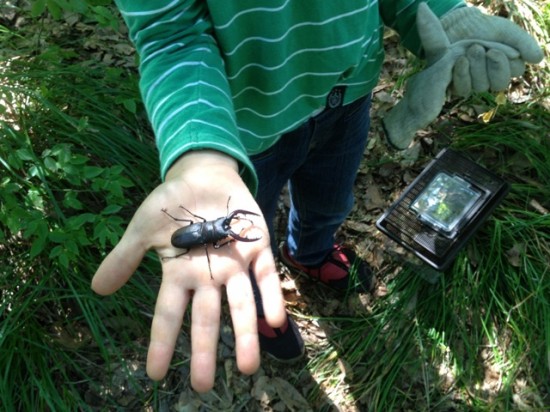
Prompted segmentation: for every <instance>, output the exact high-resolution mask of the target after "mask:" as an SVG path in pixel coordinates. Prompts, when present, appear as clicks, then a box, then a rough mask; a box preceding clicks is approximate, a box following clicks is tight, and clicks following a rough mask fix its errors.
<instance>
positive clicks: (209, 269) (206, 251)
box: [204, 244, 214, 280]
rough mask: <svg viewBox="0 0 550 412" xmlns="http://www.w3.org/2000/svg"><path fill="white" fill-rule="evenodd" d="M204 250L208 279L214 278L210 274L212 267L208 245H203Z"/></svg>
mask: <svg viewBox="0 0 550 412" xmlns="http://www.w3.org/2000/svg"><path fill="white" fill-rule="evenodd" d="M204 252H205V253H206V260H207V261H208V271H209V272H210V279H212V280H214V276H212V267H211V266H210V255H209V254H208V245H207V244H205V245H204Z"/></svg>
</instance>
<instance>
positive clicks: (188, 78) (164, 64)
mask: <svg viewBox="0 0 550 412" xmlns="http://www.w3.org/2000/svg"><path fill="white" fill-rule="evenodd" d="M117 5H118V7H119V8H120V10H121V14H122V16H123V17H124V20H125V21H126V23H127V25H128V28H129V31H130V38H131V40H132V41H133V42H134V44H135V46H136V49H137V51H138V53H139V55H140V75H141V79H140V88H141V93H142V96H143V101H144V104H145V106H146V109H147V112H148V115H149V119H150V121H151V124H152V127H153V131H154V133H155V137H156V143H157V147H158V149H159V155H160V162H161V174H162V176H163V177H165V176H166V173H167V171H168V169H169V168H170V167H171V166H172V164H173V163H174V162H175V161H176V160H178V159H180V158H181V157H182V155H184V154H185V153H188V152H191V151H198V150H214V151H217V152H221V153H225V154H226V155H228V156H230V157H232V158H234V159H236V160H237V162H238V164H239V168H240V170H239V171H240V173H241V175H242V176H243V179H244V180H245V181H246V183H247V185H248V186H249V188H250V190H251V191H254V190H255V188H256V177H255V175H254V171H253V167H252V164H251V163H250V161H249V159H248V157H247V155H246V150H245V148H244V146H243V145H242V143H241V142H240V139H239V132H238V130H237V125H236V119H235V113H234V108H233V101H232V97H231V92H230V90H229V85H228V81H227V78H226V74H225V70H224V63H223V60H222V58H221V56H220V52H219V49H218V47H217V44H216V41H215V39H214V36H212V27H211V23H210V20H209V17H208V10H207V9H206V3H205V2H200V1H195V0H187V1H182V2H174V1H170V0H168V1H160V2H155V4H154V5H153V6H151V2H145V1H143V0H142V1H134V0H117Z"/></svg>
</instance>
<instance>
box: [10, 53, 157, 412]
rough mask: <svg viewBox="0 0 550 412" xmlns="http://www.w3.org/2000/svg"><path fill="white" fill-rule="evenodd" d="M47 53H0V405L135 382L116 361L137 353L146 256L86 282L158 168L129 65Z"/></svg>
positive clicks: (148, 291)
mask: <svg viewBox="0 0 550 412" xmlns="http://www.w3.org/2000/svg"><path fill="white" fill-rule="evenodd" d="M50 57H51V56H50V55H48V53H45V54H44V55H43V56H41V57H37V58H31V59H17V60H11V61H10V62H9V65H8V64H6V60H4V61H3V62H2V61H1V60H0V100H1V102H2V105H1V107H2V109H3V110H2V112H1V113H0V169H1V170H2V172H1V178H0V192H1V193H2V196H1V198H2V202H1V204H0V255H1V262H0V267H1V269H0V287H1V290H2V293H1V298H0V348H1V350H0V365H1V367H0V369H1V372H0V373H1V374H2V376H1V379H0V404H1V405H2V407H1V409H2V410H6V411H11V410H13V411H15V410H55V411H63V410H76V409H87V408H91V407H92V406H93V405H94V404H95V405H98V406H101V405H103V407H107V408H109V409H111V408H112V407H116V406H117V405H118V402H119V401H120V397H121V395H120V394H118V395H115V394H112V393H109V391H108V390H107V388H109V387H110V386H111V385H110V383H112V382H113V381H115V380H116V379H120V376H121V374H122V375H124V376H126V381H125V382H124V385H128V386H132V385H134V386H135V382H133V381H134V380H135V379H137V378H136V377H135V376H134V375H136V374H133V373H131V372H129V369H128V366H127V364H128V363H129V362H132V361H136V360H137V361H139V362H140V363H141V364H143V362H144V357H145V354H144V352H145V347H146V344H144V343H143V340H142V339H143V337H144V336H147V334H148V328H149V322H150V317H149V316H147V315H146V314H150V313H151V310H152V309H151V308H152V307H153V305H154V299H155V295H156V292H155V289H156V287H157V285H156V284H155V282H154V281H153V282H152V279H155V278H157V270H158V264H157V262H156V260H155V259H149V260H148V261H147V262H145V265H143V266H142V268H141V269H140V273H138V274H137V275H136V278H135V279H133V280H132V281H131V283H132V285H133V286H132V287H130V288H123V290H122V291H120V292H119V293H117V294H116V296H115V297H109V298H102V297H99V296H97V295H95V294H94V293H93V292H92V291H91V289H90V281H91V277H92V275H93V273H94V272H95V270H96V268H97V266H98V265H99V263H100V261H101V257H102V256H103V255H104V254H105V253H106V251H108V250H109V249H110V248H111V247H112V246H113V245H114V244H115V243H116V242H117V240H118V239H119V237H120V236H121V234H122V231H123V229H124V227H125V225H126V223H127V221H128V220H129V218H130V217H131V214H132V213H133V211H134V210H135V207H136V205H137V204H139V202H140V201H141V199H142V198H143V197H144V196H145V195H146V193H147V192H148V191H149V190H150V189H151V187H152V185H154V182H155V181H156V180H157V179H158V177H157V176H158V165H157V161H156V153H155V149H154V146H153V143H152V142H151V139H150V137H149V135H148V130H147V127H146V126H145V125H146V120H145V117H144V115H143V113H142V112H140V110H141V109H140V106H139V104H135V102H136V101H139V97H138V96H137V87H136V84H135V76H132V75H129V74H128V73H126V72H125V71H124V70H121V69H105V68H87V69H86V70H83V69H82V66H81V65H78V64H76V65H71V64H68V63H66V62H62V61H58V62H56V61H55V60H54V59H50ZM132 103H134V104H132ZM136 170H137V171H139V172H138V173H134V171H136ZM146 273H149V274H150V275H149V276H148V277H147V282H152V284H151V285H149V284H148V283H147V282H146V281H145V280H144V278H143V275H144V274H146ZM125 369H127V371H126V373H124V372H121V370H125ZM142 370H143V368H142ZM99 371H101V372H99ZM115 386H116V385H115ZM119 386H122V384H120V385H119ZM150 386H151V385H149V387H150ZM154 391H155V390H154V389H153V388H152V387H151V392H150V393H143V394H140V396H139V398H140V403H141V404H142V405H146V404H148V403H150V401H149V398H150V397H153V398H154V397H155V396H157V394H156V393H154Z"/></svg>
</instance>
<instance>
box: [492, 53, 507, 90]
mask: <svg viewBox="0 0 550 412" xmlns="http://www.w3.org/2000/svg"><path fill="white" fill-rule="evenodd" d="M487 73H488V77H489V82H490V84H491V90H492V91H496V92H499V91H502V90H506V89H507V88H508V85H509V84H510V80H511V78H512V75H511V73H510V63H509V62H508V59H507V57H506V56H505V55H504V53H502V52H500V51H499V50H496V49H490V50H489V51H487Z"/></svg>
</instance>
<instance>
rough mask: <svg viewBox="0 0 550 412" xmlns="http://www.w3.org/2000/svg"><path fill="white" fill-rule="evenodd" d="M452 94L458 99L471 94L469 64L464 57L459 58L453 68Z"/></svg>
mask: <svg viewBox="0 0 550 412" xmlns="http://www.w3.org/2000/svg"><path fill="white" fill-rule="evenodd" d="M452 93H453V94H454V95H456V96H460V97H468V96H469V95H470V94H471V93H472V77H471V76H470V62H469V61H468V59H467V58H466V56H461V57H459V58H458V60H457V61H456V63H455V66H454V67H453V83H452Z"/></svg>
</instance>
